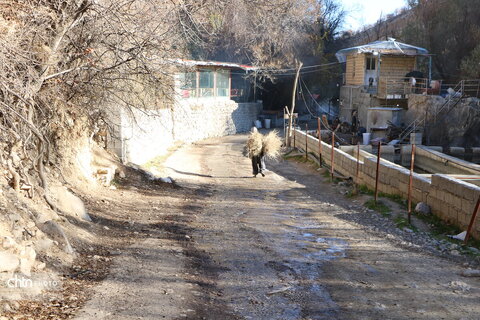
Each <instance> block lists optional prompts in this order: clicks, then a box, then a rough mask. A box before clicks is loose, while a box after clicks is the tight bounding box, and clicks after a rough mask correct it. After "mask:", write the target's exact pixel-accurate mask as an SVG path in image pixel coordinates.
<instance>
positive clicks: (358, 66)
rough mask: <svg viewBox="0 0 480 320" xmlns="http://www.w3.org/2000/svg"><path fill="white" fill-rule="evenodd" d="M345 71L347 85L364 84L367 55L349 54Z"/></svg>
mask: <svg viewBox="0 0 480 320" xmlns="http://www.w3.org/2000/svg"><path fill="white" fill-rule="evenodd" d="M345 72H346V73H345V84H346V85H354V86H355V85H357V86H359V85H363V82H364V75H365V55H364V54H354V55H348V56H347V62H346V71H345Z"/></svg>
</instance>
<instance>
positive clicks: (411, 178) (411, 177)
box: [408, 144, 415, 223]
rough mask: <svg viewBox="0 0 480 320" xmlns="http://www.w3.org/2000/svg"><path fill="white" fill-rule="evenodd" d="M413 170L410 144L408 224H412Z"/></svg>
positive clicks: (413, 162)
mask: <svg viewBox="0 0 480 320" xmlns="http://www.w3.org/2000/svg"><path fill="white" fill-rule="evenodd" d="M413 168H415V144H412V157H411V159H410V180H409V181H408V223H412V188H413Z"/></svg>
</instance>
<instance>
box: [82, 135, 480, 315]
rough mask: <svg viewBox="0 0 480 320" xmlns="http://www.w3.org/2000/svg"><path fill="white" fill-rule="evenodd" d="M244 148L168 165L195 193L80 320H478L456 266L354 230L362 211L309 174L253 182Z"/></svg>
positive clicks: (475, 289)
mask: <svg viewBox="0 0 480 320" xmlns="http://www.w3.org/2000/svg"><path fill="white" fill-rule="evenodd" d="M245 139H246V136H245V135H237V136H231V137H225V138H218V139H210V140H206V141H204V142H201V143H198V144H195V145H191V146H186V147H183V148H181V149H179V150H178V151H176V152H175V153H174V154H172V155H171V156H170V157H169V158H168V159H167V161H166V162H165V168H168V169H167V170H169V172H170V175H171V176H172V177H174V179H175V180H176V181H177V182H178V184H179V185H180V186H181V187H182V188H181V189H184V190H191V194H190V196H189V195H188V194H187V195H186V196H185V197H186V198H185V206H184V207H183V208H181V210H180V209H178V210H177V209H173V208H172V211H171V212H165V213H164V214H167V215H169V217H170V219H171V220H174V222H172V224H170V225H168V226H165V225H161V224H159V225H158V227H159V228H163V229H162V230H163V231H162V232H168V233H169V234H170V236H169V238H168V239H167V238H165V237H163V238H161V237H156V236H155V235H156V233H155V232H154V231H150V236H148V235H147V236H145V237H143V238H142V239H141V240H138V241H135V243H134V244H132V245H131V246H130V247H129V248H126V249H125V250H123V251H122V253H120V254H119V255H118V256H116V257H115V259H114V262H113V266H112V271H111V273H110V275H109V276H108V277H107V279H105V280H104V281H103V282H102V283H101V284H99V285H98V286H97V287H96V288H95V289H94V293H93V295H92V297H91V299H90V300H89V301H88V302H87V304H86V306H85V307H84V308H83V310H82V311H81V312H80V313H79V315H78V319H221V320H226V319H480V281H479V278H465V277H462V276H461V275H460V273H461V272H462V271H463V270H464V269H465V267H464V266H463V265H462V264H459V263H455V262H451V261H448V260H446V259H444V258H440V257H436V256H433V255H429V254H426V253H422V250H418V249H416V250H412V249H408V248H407V246H402V245H401V244H399V243H398V241H393V240H392V241H390V240H388V237H387V236H385V234H374V233H373V232H372V231H369V228H368V227H367V226H366V225H361V224H357V223H354V222H352V219H349V217H350V216H352V215H356V214H359V213H360V212H361V211H362V206H361V205H360V204H358V203H354V202H352V201H351V200H349V199H345V198H344V196H342V195H340V194H339V192H338V191H337V190H336V189H335V188H333V187H332V186H331V185H330V184H327V183H325V182H323V180H324V178H323V177H321V175H320V174H318V172H316V171H315V170H314V169H313V168H310V167H308V166H306V165H305V164H298V163H295V162H291V161H280V162H278V163H275V164H269V169H270V171H269V172H268V173H267V176H266V177H265V178H262V177H257V178H252V177H251V175H250V172H251V168H250V162H249V160H248V159H247V158H245V157H243V156H242V148H243V144H244V141H245ZM172 192H174V190H173V191H172ZM126 201H128V199H126ZM163 209H164V208H158V210H163ZM132 219H141V218H140V217H137V218H135V217H132ZM149 228H150V227H149ZM149 230H150V229H149ZM145 232H147V231H145Z"/></svg>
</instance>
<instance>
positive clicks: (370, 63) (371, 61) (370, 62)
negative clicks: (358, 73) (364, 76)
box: [366, 57, 377, 70]
mask: <svg viewBox="0 0 480 320" xmlns="http://www.w3.org/2000/svg"><path fill="white" fill-rule="evenodd" d="M376 60H377V59H375V58H374V57H367V63H366V65H367V66H366V70H375V68H376V65H377V61H376Z"/></svg>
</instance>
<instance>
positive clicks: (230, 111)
mask: <svg viewBox="0 0 480 320" xmlns="http://www.w3.org/2000/svg"><path fill="white" fill-rule="evenodd" d="M261 111H262V104H261V103H236V102H235V101H233V100H230V99H226V98H225V99H218V98H203V99H185V100H180V101H179V102H177V103H176V104H175V105H174V106H173V107H171V108H165V109H160V110H153V111H152V110H136V109H133V110H123V109H121V110H117V111H116V112H117V114H112V115H111V118H112V119H114V121H113V122H114V123H115V126H114V133H115V134H114V136H113V137H112V139H110V141H109V149H110V150H112V151H114V152H115V153H116V154H117V155H118V156H119V157H120V158H121V159H122V160H123V161H124V162H132V163H135V164H140V165H141V164H145V163H146V162H148V161H149V160H152V159H153V158H155V157H157V156H160V155H163V154H165V153H166V152H167V150H168V148H170V147H172V146H173V145H174V144H175V143H176V142H195V141H199V140H202V139H206V138H210V137H220V136H225V135H230V134H235V133H239V132H246V131H248V130H250V129H251V128H252V126H253V123H254V121H255V120H256V119H257V118H258V115H259V114H260V112H261Z"/></svg>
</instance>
